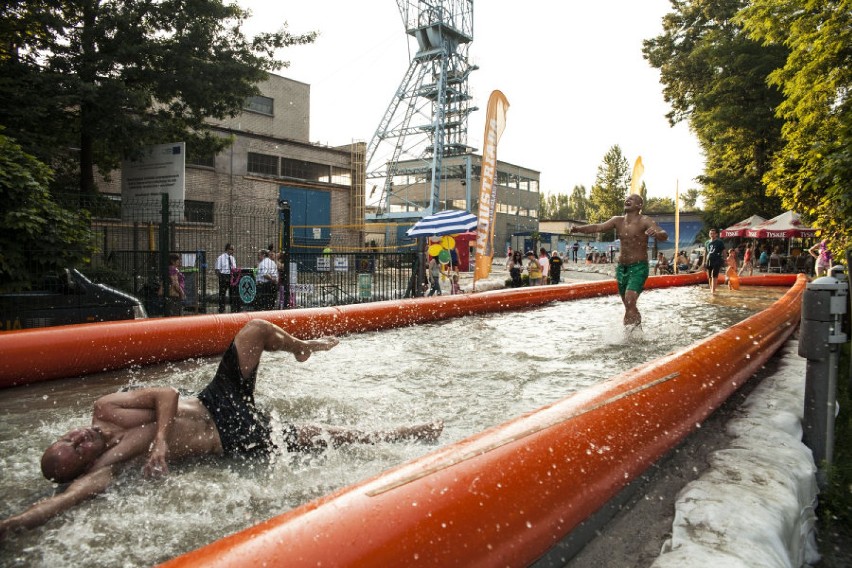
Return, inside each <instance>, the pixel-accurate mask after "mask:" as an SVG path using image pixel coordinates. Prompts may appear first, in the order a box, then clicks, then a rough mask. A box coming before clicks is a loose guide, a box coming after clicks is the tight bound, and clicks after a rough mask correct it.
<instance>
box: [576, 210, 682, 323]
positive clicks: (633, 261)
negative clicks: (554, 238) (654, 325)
mask: <svg viewBox="0 0 852 568" xmlns="http://www.w3.org/2000/svg"><path fill="white" fill-rule="evenodd" d="M643 204H644V201H643V200H642V197H641V196H640V195H637V194H635V193H633V194H630V195H628V196H627V199H625V200H624V215H622V216H617V217H612V218H611V219H610V220H609V221H605V222H603V223H596V224H592V225H580V226H579V227H574V228H573V229H572V232H578V233H600V232H602V231H611V230H612V229H615V232H616V235H617V237H618V238H619V239H621V255H619V258H618V266H617V267H616V269H615V279H616V281H617V282H618V293H619V294H620V295H621V301H622V302H623V303H624V325H625V326H631V327H635V326H639V325H640V324H641V323H642V315H641V314H640V313H639V309H638V308H637V306H636V303H637V301H638V299H639V294H641V293H642V288H643V287H644V285H645V280H647V279H648V237H653V238H654V239H656V240H658V241H666V240H668V238H669V235H668V233H666V231H665V230H664V229H663V228H662V227H660V226H659V225H658V224H657V222H656V221H654V220H653V219H652V218H650V217H648V216H647V215H643V214H642V213H641V211H642V205H643Z"/></svg>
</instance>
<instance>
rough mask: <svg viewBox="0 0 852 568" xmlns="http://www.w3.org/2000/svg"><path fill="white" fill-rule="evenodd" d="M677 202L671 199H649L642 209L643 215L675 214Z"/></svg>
mask: <svg viewBox="0 0 852 568" xmlns="http://www.w3.org/2000/svg"><path fill="white" fill-rule="evenodd" d="M674 210H675V202H674V199H672V198H671V197H649V198H648V199H646V200H645V205H644V206H643V207H642V212H643V213H674Z"/></svg>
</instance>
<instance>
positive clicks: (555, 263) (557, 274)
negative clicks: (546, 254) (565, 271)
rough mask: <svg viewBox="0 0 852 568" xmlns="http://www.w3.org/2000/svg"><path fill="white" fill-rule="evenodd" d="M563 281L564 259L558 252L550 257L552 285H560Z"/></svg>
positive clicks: (554, 252)
mask: <svg viewBox="0 0 852 568" xmlns="http://www.w3.org/2000/svg"><path fill="white" fill-rule="evenodd" d="M561 279H562V257H560V256H559V252H558V251H553V254H551V255H550V283H551V284H559V282H560V280H561Z"/></svg>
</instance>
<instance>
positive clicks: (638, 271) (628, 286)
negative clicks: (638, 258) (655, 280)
mask: <svg viewBox="0 0 852 568" xmlns="http://www.w3.org/2000/svg"><path fill="white" fill-rule="evenodd" d="M647 279H648V262H647V261H645V262H634V263H633V264H619V265H618V267H617V268H616V269H615V280H616V282H618V293H619V294H621V297H622V298H623V297H624V294H625V293H626V292H627V291H628V290H633V291H634V292H636V293H637V294H641V293H642V288H643V287H644V286H645V280H647Z"/></svg>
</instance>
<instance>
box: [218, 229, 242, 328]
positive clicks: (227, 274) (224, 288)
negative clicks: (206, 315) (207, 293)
mask: <svg viewBox="0 0 852 568" xmlns="http://www.w3.org/2000/svg"><path fill="white" fill-rule="evenodd" d="M236 268H237V259H235V258H234V245H232V244H230V243H228V244H226V245H225V252H223V253H222V254H220V255H219V258H217V259H216V266H215V269H216V274H217V276H218V277H219V313H220V314H222V313H225V295H226V294H228V295H230V300H231V311H238V310H239V306H238V304H237V303H236V289H235V287H232V286H231V271H232V270H236Z"/></svg>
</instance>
